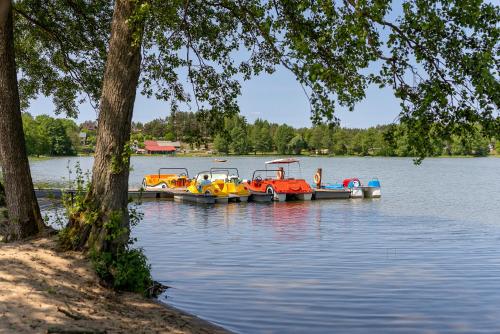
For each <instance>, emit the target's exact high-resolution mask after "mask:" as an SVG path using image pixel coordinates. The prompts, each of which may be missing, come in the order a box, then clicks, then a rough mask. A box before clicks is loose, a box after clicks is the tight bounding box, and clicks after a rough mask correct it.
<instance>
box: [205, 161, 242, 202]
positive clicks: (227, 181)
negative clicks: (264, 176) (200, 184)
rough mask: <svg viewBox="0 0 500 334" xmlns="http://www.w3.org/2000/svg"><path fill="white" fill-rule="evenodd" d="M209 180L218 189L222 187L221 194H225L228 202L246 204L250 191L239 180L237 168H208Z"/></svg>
mask: <svg viewBox="0 0 500 334" xmlns="http://www.w3.org/2000/svg"><path fill="white" fill-rule="evenodd" d="M210 180H211V181H212V183H214V184H216V185H217V186H218V187H222V189H221V190H222V192H225V193H227V194H228V195H229V199H230V200H235V201H237V202H248V198H249V197H250V195H251V194H250V190H249V189H248V186H247V185H246V184H244V183H243V180H242V179H241V178H240V174H239V172H238V169H237V168H233V167H228V168H215V167H214V168H210ZM221 181H222V182H221Z"/></svg>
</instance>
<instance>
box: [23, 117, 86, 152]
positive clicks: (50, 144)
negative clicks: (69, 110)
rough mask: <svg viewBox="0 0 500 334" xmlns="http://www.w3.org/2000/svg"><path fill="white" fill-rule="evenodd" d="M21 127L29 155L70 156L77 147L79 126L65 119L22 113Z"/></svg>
mask: <svg viewBox="0 0 500 334" xmlns="http://www.w3.org/2000/svg"><path fill="white" fill-rule="evenodd" d="M22 118H23V128H24V135H25V139H26V148H27V151H28V154H29V155H36V156H39V155H50V156H71V155H75V154H76V151H77V149H78V147H79V137H78V133H79V128H78V126H77V125H76V124H75V122H73V121H71V120H67V119H60V118H52V117H50V116H47V115H39V116H37V117H35V118H33V117H32V116H31V115H30V114H28V113H24V114H23V116H22Z"/></svg>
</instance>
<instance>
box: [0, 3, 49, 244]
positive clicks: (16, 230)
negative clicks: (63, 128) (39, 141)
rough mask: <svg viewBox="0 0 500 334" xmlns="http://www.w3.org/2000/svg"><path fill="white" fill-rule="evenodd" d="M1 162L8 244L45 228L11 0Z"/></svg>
mask: <svg viewBox="0 0 500 334" xmlns="http://www.w3.org/2000/svg"><path fill="white" fill-rule="evenodd" d="M0 161H1V165H2V171H3V178H4V185H5V195H6V198H5V202H6V205H7V212H8V217H9V219H8V222H7V223H6V224H3V225H2V226H1V227H0V233H1V234H3V236H4V238H5V240H6V241H11V240H18V239H22V238H26V237H29V236H32V235H35V234H38V233H39V232H41V231H42V230H43V229H44V227H45V225H44V223H43V220H42V216H41V215H40V208H39V207H38V202H37V200H36V196H35V192H34V190H33V182H32V180H31V172H30V167H29V162H28V156H27V154H26V144H25V141H24V132H23V123H22V118H21V108H20V102H19V91H18V87H17V76H16V63H15V58H14V33H13V23H12V3H11V1H10V0H0Z"/></svg>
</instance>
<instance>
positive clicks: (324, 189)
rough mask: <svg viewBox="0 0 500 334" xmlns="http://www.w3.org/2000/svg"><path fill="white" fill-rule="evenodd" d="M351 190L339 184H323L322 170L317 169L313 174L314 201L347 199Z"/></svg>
mask: <svg viewBox="0 0 500 334" xmlns="http://www.w3.org/2000/svg"><path fill="white" fill-rule="evenodd" d="M350 197H351V190H350V189H347V188H344V185H343V184H340V183H333V184H332V183H323V169H322V168H318V170H317V171H316V174H314V194H313V198H314V199H349V198H350Z"/></svg>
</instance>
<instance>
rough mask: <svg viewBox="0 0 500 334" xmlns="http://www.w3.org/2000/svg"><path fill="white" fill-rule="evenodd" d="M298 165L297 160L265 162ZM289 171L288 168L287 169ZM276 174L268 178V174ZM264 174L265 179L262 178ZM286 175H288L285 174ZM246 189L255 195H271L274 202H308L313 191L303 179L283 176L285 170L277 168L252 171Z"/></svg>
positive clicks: (267, 163)
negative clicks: (291, 200) (290, 200)
mask: <svg viewBox="0 0 500 334" xmlns="http://www.w3.org/2000/svg"><path fill="white" fill-rule="evenodd" d="M293 163H297V164H299V168H300V163H299V160H298V159H292V158H288V159H276V160H272V161H268V162H266V165H282V164H284V165H287V166H290V164H293ZM288 171H289V168H288ZM269 172H271V173H273V172H274V173H276V174H275V177H268V173H269ZM262 174H265V177H262ZM287 174H288V173H287ZM248 188H249V189H250V191H251V192H252V193H256V194H262V193H264V194H272V195H273V199H274V200H276V201H280V202H281V201H285V200H287V199H297V200H305V201H308V200H310V199H311V197H312V194H313V190H312V188H311V186H310V185H309V184H308V183H307V182H306V181H305V180H304V179H296V178H291V177H287V176H285V169H284V168H283V167H278V168H276V169H258V170H256V171H254V173H253V176H252V180H251V181H248Z"/></svg>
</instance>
